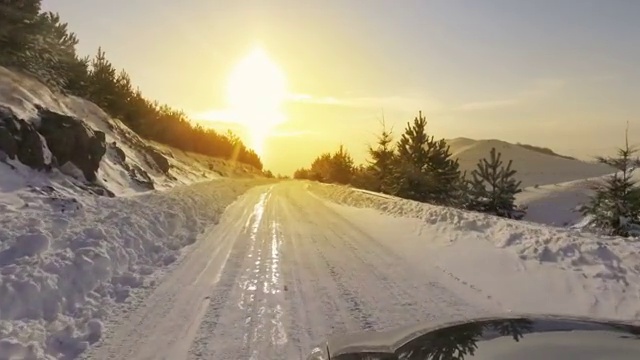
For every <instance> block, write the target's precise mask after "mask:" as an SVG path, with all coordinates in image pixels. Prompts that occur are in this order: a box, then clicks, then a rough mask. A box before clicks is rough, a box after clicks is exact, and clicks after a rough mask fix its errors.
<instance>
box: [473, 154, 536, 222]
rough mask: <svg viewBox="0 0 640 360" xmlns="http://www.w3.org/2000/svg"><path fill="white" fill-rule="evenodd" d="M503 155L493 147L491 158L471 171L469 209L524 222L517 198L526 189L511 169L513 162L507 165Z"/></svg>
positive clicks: (522, 211)
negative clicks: (504, 162)
mask: <svg viewBox="0 0 640 360" xmlns="http://www.w3.org/2000/svg"><path fill="white" fill-rule="evenodd" d="M501 157H502V154H501V153H497V154H496V149H495V148H492V149H491V152H490V153H489V159H488V160H487V159H486V158H484V159H481V160H480V161H478V164H477V165H476V169H474V170H473V171H472V172H471V180H470V186H469V203H468V204H467V208H468V209H469V210H474V211H480V212H484V213H488V214H493V215H497V216H501V217H505V218H509V219H516V220H520V219H522V218H523V217H524V215H525V212H524V210H523V209H519V208H517V207H516V205H515V204H514V201H515V195H516V194H517V193H519V192H521V191H522V190H521V189H520V184H521V182H520V181H516V179H515V178H514V175H515V174H516V171H515V170H513V169H511V165H512V161H511V160H509V162H508V163H507V166H506V167H505V166H503V162H502V159H501Z"/></svg>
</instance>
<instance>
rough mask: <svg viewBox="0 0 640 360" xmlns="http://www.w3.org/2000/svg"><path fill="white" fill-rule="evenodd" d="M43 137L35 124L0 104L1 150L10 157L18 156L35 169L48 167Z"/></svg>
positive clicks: (22, 161) (21, 160)
mask: <svg viewBox="0 0 640 360" xmlns="http://www.w3.org/2000/svg"><path fill="white" fill-rule="evenodd" d="M45 146H46V144H45V143H44V142H43V140H42V137H41V136H40V134H38V131H37V130H36V128H35V127H34V126H33V124H31V123H28V122H26V121H24V120H22V119H19V118H18V117H17V116H16V115H15V114H14V113H13V111H12V110H11V109H10V108H8V107H4V106H0V151H2V152H4V153H5V154H6V155H7V156H8V157H9V159H12V160H14V159H15V158H16V157H17V158H18V160H20V162H21V163H23V164H25V165H27V166H29V167H32V168H34V169H38V170H42V169H45V168H48V166H49V164H48V163H47V161H46V160H47V159H45V150H44V149H45Z"/></svg>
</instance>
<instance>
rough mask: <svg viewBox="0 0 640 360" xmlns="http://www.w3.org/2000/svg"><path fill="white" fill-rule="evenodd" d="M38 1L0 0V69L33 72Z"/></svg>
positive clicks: (38, 10)
mask: <svg viewBox="0 0 640 360" xmlns="http://www.w3.org/2000/svg"><path fill="white" fill-rule="evenodd" d="M40 3H41V2H40V0H23V1H15V0H0V49H2V50H1V51H0V65H3V66H9V67H18V68H20V69H24V70H36V69H35V68H36V65H37V64H35V63H34V56H35V54H36V53H37V51H36V50H37V49H36V37H37V35H38V16H39V14H40Z"/></svg>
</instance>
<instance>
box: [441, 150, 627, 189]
mask: <svg viewBox="0 0 640 360" xmlns="http://www.w3.org/2000/svg"><path fill="white" fill-rule="evenodd" d="M447 144H448V145H449V146H450V150H451V153H452V155H453V157H455V158H458V161H459V163H460V169H461V170H462V171H467V173H471V171H473V170H475V169H476V164H477V163H478V160H480V159H483V158H486V157H487V156H488V155H489V152H490V151H491V148H496V151H497V152H499V153H501V154H502V160H503V161H504V163H505V165H506V164H507V163H508V162H509V160H513V165H512V168H513V169H515V170H517V171H518V172H517V174H516V176H515V177H516V179H517V180H519V181H521V182H522V187H533V186H542V185H549V184H558V183H564V182H568V181H574V180H583V179H587V178H592V177H597V176H602V175H606V174H611V173H613V172H614V171H615V170H614V169H612V168H610V167H609V166H607V165H602V164H597V163H589V162H585V161H580V160H575V159H568V158H563V157H561V156H557V155H550V154H544V153H540V152H537V151H534V150H531V149H527V148H524V147H522V146H520V145H516V144H511V143H508V142H505V141H501V140H472V139H467V138H456V139H452V140H447Z"/></svg>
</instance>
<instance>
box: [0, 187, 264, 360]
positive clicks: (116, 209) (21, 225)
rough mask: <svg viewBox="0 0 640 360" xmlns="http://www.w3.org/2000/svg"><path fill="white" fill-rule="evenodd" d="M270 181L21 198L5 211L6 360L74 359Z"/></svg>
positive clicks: (0, 246)
mask: <svg viewBox="0 0 640 360" xmlns="http://www.w3.org/2000/svg"><path fill="white" fill-rule="evenodd" d="M265 181H267V180H264V179H256V180H253V179H245V180H238V179H233V180H232V179H219V180H214V181H211V182H202V183H198V184H195V185H190V186H178V187H176V188H174V189H171V190H168V191H165V192H152V193H148V194H143V195H140V196H133V197H119V198H107V197H95V196H93V197H86V196H85V197H73V194H71V193H64V192H62V191H60V190H57V189H55V188H45V189H33V190H32V191H24V192H21V193H20V195H19V198H20V200H21V201H22V203H21V205H20V206H17V205H18V204H16V206H14V207H8V206H4V208H3V209H2V210H0V211H1V213H2V216H1V217H0V239H2V241H0V294H2V296H0V339H3V340H2V341H0V358H3V359H4V358H6V357H5V356H7V357H8V358H12V357H11V356H14V357H15V358H21V359H22V358H26V359H44V358H47V357H50V358H64V357H67V356H71V357H73V356H76V355H78V354H79V353H81V352H82V351H84V350H85V349H86V348H87V347H88V346H89V345H90V344H92V343H95V342H96V341H98V340H99V339H100V337H101V336H102V332H103V330H104V326H105V325H104V322H105V320H108V319H109V318H110V315H111V313H112V312H113V311H116V310H117V309H118V304H129V305H130V304H135V302H136V299H137V298H138V297H141V296H142V294H143V293H144V292H145V291H149V290H150V289H152V288H153V287H154V285H155V280H154V279H155V278H157V277H158V276H161V275H162V273H163V269H165V268H166V267H167V266H170V265H171V264H172V263H174V262H175V261H176V260H178V259H179V258H180V255H181V250H182V249H183V248H184V247H186V246H188V245H190V244H192V243H194V242H195V241H197V240H198V239H199V237H200V236H201V235H202V234H203V233H204V232H205V231H206V229H207V227H208V226H210V225H212V224H215V223H217V221H218V219H219V217H220V215H221V214H222V212H223V211H224V209H225V208H226V206H227V205H228V204H230V203H231V202H232V201H234V200H235V199H236V198H237V197H238V196H239V195H240V194H242V193H243V192H244V191H245V190H247V189H248V188H250V187H253V186H256V185H259V184H263V183H265Z"/></svg>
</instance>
